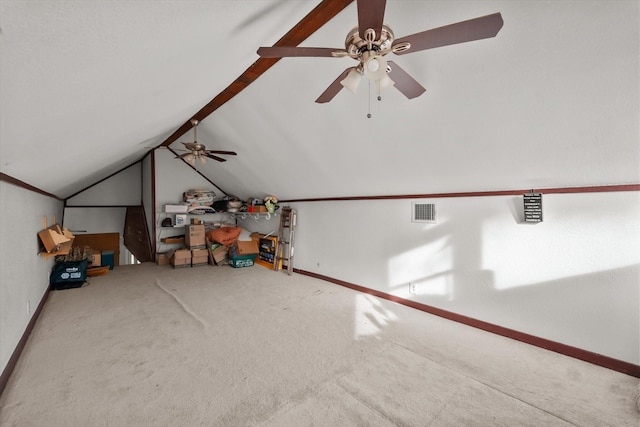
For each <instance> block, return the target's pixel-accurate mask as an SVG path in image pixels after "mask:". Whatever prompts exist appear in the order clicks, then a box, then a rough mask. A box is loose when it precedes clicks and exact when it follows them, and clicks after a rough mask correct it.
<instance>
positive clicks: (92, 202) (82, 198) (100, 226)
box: [64, 162, 142, 265]
mask: <svg viewBox="0 0 640 427" xmlns="http://www.w3.org/2000/svg"><path fill="white" fill-rule="evenodd" d="M141 203H142V165H141V162H138V163H135V164H133V165H131V166H129V167H128V168H126V169H124V170H122V171H120V172H119V173H117V174H115V175H113V176H111V177H109V178H108V179H105V180H104V181H102V182H100V183H99V184H96V185H94V186H92V187H89V188H87V189H86V190H84V191H82V192H81V193H79V194H77V195H76V196H74V197H71V198H69V199H67V207H66V208H65V210H64V226H65V227H67V228H68V229H69V230H71V231H72V232H73V233H74V234H83V233H119V234H120V259H119V264H120V265H125V264H130V252H129V250H128V249H127V248H126V247H125V246H124V222H125V218H126V213H127V209H126V206H140V204H141ZM74 206H82V207H74ZM87 206H96V207H87ZM114 206H122V207H114Z"/></svg>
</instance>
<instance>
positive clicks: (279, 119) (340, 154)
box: [0, 0, 640, 198]
mask: <svg viewBox="0 0 640 427" xmlns="http://www.w3.org/2000/svg"><path fill="white" fill-rule="evenodd" d="M342 3H346V4H347V6H346V7H344V9H342ZM316 6H317V9H316V10H315V11H314V8H316ZM341 9H342V10H341ZM336 11H337V12H336ZM495 12H500V13H501V14H502V17H503V20H504V26H503V28H502V29H501V31H500V32H499V33H498V35H497V36H496V37H495V38H489V39H485V40H479V41H474V42H469V43H464V44H459V45H454V46H447V47H442V48H437V49H431V50H426V51H422V52H416V53H413V54H411V55H403V56H395V57H394V55H393V54H390V56H391V57H393V58H392V60H393V61H394V62H396V63H397V64H398V65H400V66H401V67H402V68H403V69H404V70H406V71H407V72H408V73H410V74H411V75H412V76H413V77H414V78H415V79H416V80H417V81H418V82H420V83H421V84H422V85H423V86H424V87H425V88H426V92H425V93H424V94H422V95H421V96H420V97H417V98H415V99H411V100H409V99H407V98H406V97H404V96H403V95H402V94H401V93H400V92H399V91H398V90H396V89H395V88H390V89H386V90H384V91H383V93H382V101H380V102H378V101H377V100H376V99H375V93H374V92H375V91H374V90H371V91H370V90H369V88H368V85H367V84H366V83H365V82H363V83H362V84H361V85H360V88H359V90H358V92H357V94H355V95H354V94H351V93H350V92H348V91H347V90H342V91H341V92H340V93H338V95H337V96H336V97H335V98H334V99H333V100H332V101H331V102H329V103H326V104H317V103H315V102H314V100H315V99H316V98H317V97H318V96H319V95H320V94H321V93H322V92H323V91H324V90H325V88H326V87H327V86H328V85H329V84H330V83H331V82H333V81H334V80H335V79H336V77H338V75H339V74H340V73H342V71H343V70H345V69H346V68H347V67H351V66H353V65H355V64H354V61H353V60H352V59H350V58H284V59H281V60H279V61H274V60H260V59H259V56H258V55H257V53H256V50H257V49H258V48H259V47H260V46H272V45H274V44H276V43H277V42H278V41H279V40H280V39H281V38H282V37H283V36H285V35H286V34H287V33H289V37H292V38H289V39H285V40H284V43H285V44H287V43H293V40H295V37H297V36H300V35H301V34H300V33H296V32H295V31H296V29H300V28H303V29H304V30H307V31H308V30H309V29H311V28H312V27H313V26H314V25H316V26H318V27H319V29H318V30H317V31H315V32H313V33H312V34H311V35H310V36H309V37H308V38H306V40H301V41H300V45H301V46H318V47H330V48H339V49H342V48H344V39H345V36H346V35H347V33H348V32H349V30H350V29H351V28H352V27H354V26H355V25H356V24H357V9H356V3H355V2H353V3H349V2H348V1H346V2H345V1H341V0H338V1H326V2H321V3H320V2H311V1H302V0H290V1H281V0H243V1H221V0H219V1H205V0H165V1H154V0H149V1H146V0H137V1H134V0H97V1H90V2H88V1H84V0H38V1H25V0H2V1H0V95H1V100H0V172H2V173H4V174H7V175H9V176H11V177H14V178H16V179H19V180H22V181H24V182H26V183H28V184H31V185H33V186H35V187H38V188H40V189H42V190H44V191H48V192H50V193H53V194H55V195H57V196H59V197H63V198H64V197H67V196H69V195H71V194H73V193H75V192H76V191H78V190H80V189H82V188H84V187H86V186H87V185H88V184H90V183H92V182H95V181H98V180H100V179H102V178H104V177H106V176H108V175H110V174H111V173H113V172H115V171H117V170H119V169H121V168H122V167H124V166H126V165H128V164H131V163H132V162H134V161H136V160H138V159H140V158H142V157H143V156H144V155H145V154H146V153H147V152H148V151H149V147H157V146H160V145H161V144H162V143H163V142H166V144H168V143H169V142H170V143H171V145H170V147H172V148H174V149H177V148H181V146H182V145H181V144H180V141H185V142H188V141H191V140H193V133H192V131H191V130H189V126H188V125H185V124H187V123H189V120H190V119H191V118H192V117H198V118H200V120H201V121H200V125H199V127H198V141H199V142H201V143H203V144H205V145H206V146H207V148H208V149H223V150H233V151H235V152H237V153H238V156H237V157H230V158H229V160H228V161H227V162H225V163H218V162H209V163H207V164H205V165H201V164H197V165H196V167H197V168H198V170H199V171H201V173H202V174H203V175H205V176H206V177H208V178H209V179H210V180H211V181H212V182H214V183H216V184H217V185H219V186H220V187H221V188H222V189H224V190H225V191H227V192H228V193H231V194H237V195H239V196H241V197H243V198H245V197H248V196H252V195H262V194H277V195H278V196H279V197H280V198H305V197H332V196H363V195H392V194H416V193H420V194H424V193H436V192H457V191H490V190H502V189H519V188H545V187H562V186H564V187H570V186H587V185H608V184H625V183H637V182H638V181H640V178H639V174H640V171H639V168H640V166H639V164H640V143H639V140H640V136H639V119H638V118H639V117H640V111H639V104H640V99H639V94H640V87H639V81H638V80H639V79H638V75H640V67H639V57H640V49H639V40H640V24H639V16H640V6H639V2H638V1H636V0H630V1H616V2H610V1H604V0H602V1H570V0H567V1H562V2H557V1H525V0H523V1H518V2H514V1H490V0H488V1H466V0H461V1H435V0H434V1H424V0H418V1H410V0H388V1H387V6H386V13H385V23H386V24H387V25H389V26H390V27H391V28H392V29H393V31H394V32H395V35H396V37H398V38H399V37H402V36H405V35H408V34H413V33H416V32H419V31H423V30H426V29H430V28H435V27H440V26H443V25H447V24H451V23H454V22H458V21H463V20H467V19H470V18H475V17H478V16H484V15H487V14H491V13H495ZM310 13H311V14H312V15H311V16H312V17H313V18H314V19H313V20H311V21H304V18H305V17H306V16H308V15H309V14H310ZM323 13H325V14H327V13H328V14H329V15H333V14H334V13H336V14H335V17H333V18H330V19H328V18H325V17H324V16H325V15H323ZM325 20H326V21H327V22H326V23H325V22H324V21H325ZM292 29H293V30H294V31H293V33H290V31H291V30H292ZM281 43H282V42H281ZM295 44H298V42H296V43H295ZM295 44H294V45H295ZM256 61H258V62H256ZM241 76H242V77H241ZM239 77H240V80H238V78H239ZM254 79H255V81H253V80H254ZM239 89H241V90H239ZM229 90H231V92H233V93H236V92H237V95H235V96H233V97H231V98H230V99H227V98H229V97H228V96H226V94H229V93H230V92H229ZM212 100H213V102H212ZM368 112H370V113H371V115H372V117H371V118H367V113H368ZM185 132H186V133H185ZM158 150H166V148H158ZM175 162H176V167H188V166H187V165H186V164H184V163H183V162H182V161H180V160H178V159H176V160H175Z"/></svg>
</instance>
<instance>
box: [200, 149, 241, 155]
mask: <svg viewBox="0 0 640 427" xmlns="http://www.w3.org/2000/svg"><path fill="white" fill-rule="evenodd" d="M206 153H207V154H226V155H228V156H237V155H238V153H236V152H235V151H222V150H206Z"/></svg>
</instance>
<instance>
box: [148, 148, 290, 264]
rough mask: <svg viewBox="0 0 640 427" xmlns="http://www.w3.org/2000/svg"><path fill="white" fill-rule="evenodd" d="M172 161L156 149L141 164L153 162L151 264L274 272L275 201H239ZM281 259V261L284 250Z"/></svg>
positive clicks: (277, 215)
mask: <svg viewBox="0 0 640 427" xmlns="http://www.w3.org/2000/svg"><path fill="white" fill-rule="evenodd" d="M174 157H175V156H173V154H172V153H170V152H168V151H167V150H162V149H158V150H155V151H154V153H153V156H152V157H151V156H150V157H149V159H147V160H146V162H147V163H151V162H154V168H153V169H154V170H155V175H154V179H155V182H154V185H153V188H155V189H156V192H155V197H154V199H155V214H154V217H153V222H152V223H151V224H150V227H149V229H150V230H153V231H152V233H154V235H155V242H154V243H155V248H156V249H155V251H156V252H155V254H156V258H155V260H156V263H157V264H158V265H171V266H172V267H174V268H176V267H191V266H203V265H214V266H221V265H227V264H228V265H231V266H233V267H240V266H252V265H254V263H255V264H258V265H261V266H263V267H267V268H270V269H279V267H280V265H282V262H281V261H278V262H277V263H275V265H277V266H278V267H275V265H274V262H275V259H274V254H275V251H276V246H277V242H278V239H277V237H278V234H279V228H280V221H281V218H282V212H283V210H284V209H283V210H281V209H280V208H281V206H277V205H275V204H274V203H272V201H275V202H276V203H277V199H275V198H273V197H259V198H257V197H253V198H249V199H251V200H244V201H243V200H239V199H238V198H237V197H235V196H231V195H228V194H226V193H224V192H223V191H222V190H221V189H219V188H218V187H215V185H214V183H212V182H210V181H208V180H207V179H205V178H204V177H203V176H202V175H201V174H199V173H198V172H197V170H196V169H194V168H192V167H190V166H189V165H188V164H186V162H183V161H181V160H180V159H175V158H174ZM230 167H233V166H232V165H231V166H230ZM149 169H151V168H149ZM147 187H150V186H147ZM147 199H150V197H147ZM265 199H267V200H265ZM273 199H275V200H273ZM153 204H154V203H153V202H150V205H153ZM281 254H282V255H283V256H285V255H287V252H286V251H285V249H284V248H283V251H282V253H281Z"/></svg>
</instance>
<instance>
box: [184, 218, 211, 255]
mask: <svg viewBox="0 0 640 427" xmlns="http://www.w3.org/2000/svg"><path fill="white" fill-rule="evenodd" d="M184 228H185V230H184V244H185V245H186V246H187V247H189V248H191V249H193V248H200V249H205V248H206V247H207V246H206V244H207V243H206V238H205V233H204V224H189V225H186V226H185V227H184Z"/></svg>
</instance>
